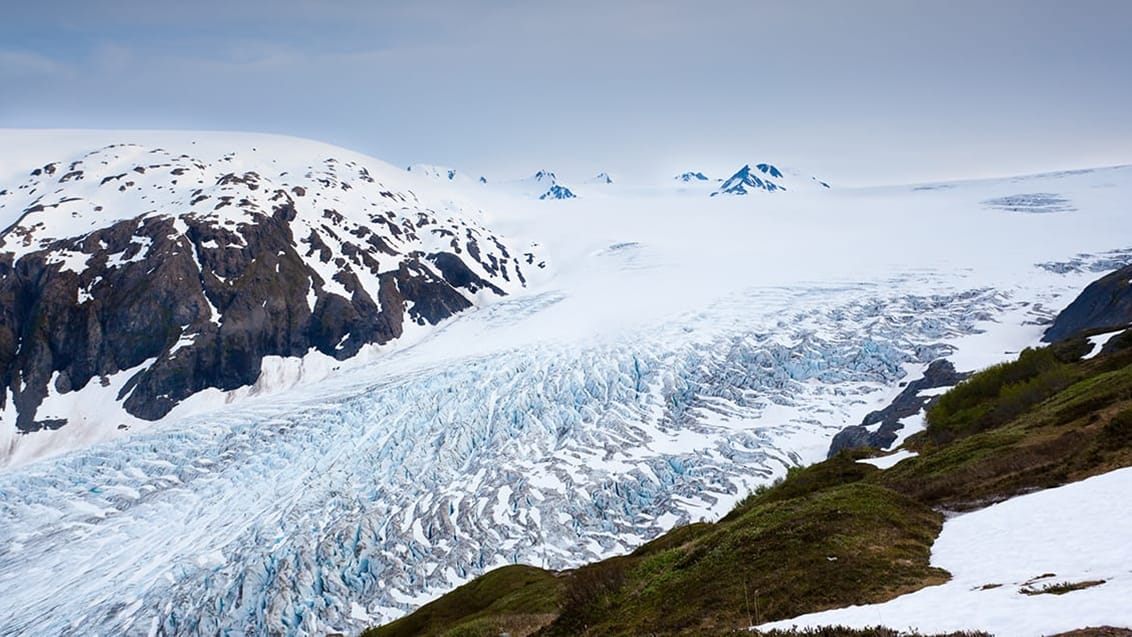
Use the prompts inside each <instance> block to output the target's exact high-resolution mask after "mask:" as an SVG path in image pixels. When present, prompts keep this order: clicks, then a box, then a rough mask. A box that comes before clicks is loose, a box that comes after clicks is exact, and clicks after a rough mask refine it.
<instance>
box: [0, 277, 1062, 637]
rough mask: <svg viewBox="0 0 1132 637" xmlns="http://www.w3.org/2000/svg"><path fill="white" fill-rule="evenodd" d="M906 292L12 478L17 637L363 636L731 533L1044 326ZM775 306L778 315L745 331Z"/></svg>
mask: <svg viewBox="0 0 1132 637" xmlns="http://www.w3.org/2000/svg"><path fill="white" fill-rule="evenodd" d="M1050 276H1051V277H1053V276H1056V275H1053V274H1051V275H1050ZM892 289H893V288H892V286H891V285H890V284H877V285H860V284H857V285H849V284H843V285H830V284H828V283H827V284H823V285H822V286H820V287H812V288H794V289H765V290H752V291H749V292H748V293H746V294H743V295H739V296H736V297H735V298H732V299H729V300H728V302H725V303H720V304H718V305H717V306H715V307H714V308H712V309H711V310H707V311H704V312H701V313H699V314H698V315H697V316H693V317H689V318H688V319H687V320H686V321H684V322H681V323H679V324H677V325H673V326H670V327H668V328H667V329H661V330H658V331H657V332H656V333H655V334H653V335H651V336H650V337H649V338H647V339H634V340H633V341H629V342H625V341H619V340H616V339H610V341H609V342H603V343H594V344H592V345H590V346H588V347H576V346H574V345H564V346H561V345H560V346H555V345H552V344H546V345H543V346H541V347H535V348H523V349H521V350H515V351H504V352H500V353H497V354H494V355H488V356H473V357H469V358H466V359H463V360H454V361H447V362H446V363H444V364H442V365H430V366H425V367H417V366H416V365H414V362H413V360H412V359H413V357H412V351H411V350H406V351H405V352H403V353H401V354H400V355H394V356H392V357H390V359H389V360H387V361H383V362H382V363H381V364H377V365H372V366H369V367H367V368H363V369H361V370H356V371H354V372H353V373H351V374H350V375H349V379H336V380H333V381H327V382H325V383H322V384H319V385H318V386H312V387H308V388H301V389H297V390H294V391H292V392H290V393H288V394H287V395H285V396H273V397H272V398H271V400H261V401H249V402H247V403H245V404H243V405H241V406H239V407H236V408H233V409H230V410H227V411H222V412H218V413H215V414H212V415H209V416H208V417H200V418H195V419H187V420H185V421H182V422H177V423H170V424H168V425H167V426H164V427H160V428H154V429H153V430H150V431H148V432H145V433H143V434H139V435H135V436H132V437H129V438H126V439H123V440H119V441H114V442H111V443H108V444H104V445H99V446H95V447H91V448H88V449H86V450H83V451H79V452H76V453H72V454H69V455H66V456H62V457H59V458H55V459H51V460H48V461H44V462H41V463H36V464H33V465H30V466H27V467H23V468H20V469H16V470H13V471H9V472H5V473H3V474H0V494H2V497H0V502H2V503H3V504H2V505H0V590H3V591H5V595H6V596H7V598H8V602H7V603H6V604H5V605H4V606H3V608H0V626H3V627H4V628H3V631H2V632H4V634H21V633H26V632H49V633H52V634H122V635H133V634H138V635H141V634H157V635H182V634H227V633H241V634H243V633H249V631H250V633H249V634H288V635H298V634H313V635H321V634H326V633H328V632H333V631H354V630H357V629H360V628H362V627H364V626H365V625H367V624H372V623H377V622H379V621H384V620H389V619H393V618H395V617H397V616H399V615H400V614H403V613H404V612H406V611H408V610H411V609H412V608H414V607H415V606H417V605H419V604H420V603H422V602H424V601H427V600H428V599H430V598H431V597H433V596H435V595H438V594H440V593H442V592H444V591H446V590H448V589H450V588H452V587H453V586H455V585H457V584H459V583H462V582H464V581H466V580H468V579H470V578H471V577H472V576H474V575H475V574H478V573H480V572H482V571H484V570H486V569H490V568H492V567H495V566H499V565H502V564H508V563H520V562H521V563H531V564H536V565H542V566H546V567H550V568H568V567H572V566H576V565H578V564H580V563H583V562H586V561H590V560H593V559H597V558H600V557H604V556H608V555H612V554H617V553H623V552H626V551H628V550H631V549H632V548H634V547H635V546H637V545H639V544H640V543H642V542H643V541H645V540H647V539H649V538H652V537H655V536H656V535H658V534H660V533H662V532H664V531H666V530H668V529H669V528H672V527H673V526H675V525H679V524H684V523H688V522H692V521H697V520H701V519H713V518H714V517H717V516H718V515H719V514H721V513H723V512H725V511H726V510H727V509H729V508H730V507H731V506H732V505H733V504H734V503H735V502H736V501H737V500H738V499H739V498H741V497H743V496H744V495H746V493H748V492H749V491H750V490H751V489H753V488H754V487H755V486H756V485H758V484H760V483H763V482H765V481H767V480H769V479H772V478H773V477H775V476H778V475H781V474H782V473H783V472H784V471H785V469H786V468H787V467H789V466H793V465H795V464H799V463H802V462H809V461H813V460H815V459H817V458H819V457H820V456H821V455H822V454H823V453H824V449H825V446H826V445H827V444H828V440H829V438H830V437H831V436H832V435H833V433H835V432H836V430H837V429H838V428H839V426H841V425H843V424H845V423H848V422H852V421H853V420H854V419H856V418H859V417H860V413H862V412H863V411H866V410H868V409H869V408H871V406H873V405H874V404H875V402H876V401H877V400H879V399H882V398H883V397H891V394H892V390H891V387H893V386H895V384H896V383H897V382H898V381H899V380H900V379H901V378H904V377H905V376H906V374H907V371H908V370H910V369H917V368H922V367H923V366H925V365H926V364H927V363H928V362H930V361H931V360H934V359H936V358H938V357H941V356H946V355H948V354H950V353H952V351H953V350H954V348H953V346H951V345H949V344H948V343H949V342H950V341H954V340H955V339H956V338H959V337H964V336H968V335H973V334H977V333H979V332H981V331H982V330H983V329H985V327H986V325H987V324H989V323H990V322H992V321H994V320H996V319H997V318H999V317H1001V316H1003V315H1005V314H1009V313H1011V312H1014V313H1016V314H1017V313H1018V312H1022V315H1023V316H1026V315H1029V312H1031V311H1032V310H1031V309H1027V307H1026V306H1027V305H1028V304H1022V303H1020V302H1019V301H1018V300H1017V299H1013V298H1011V296H1010V295H1009V294H1005V293H1003V292H1001V291H997V290H993V289H968V290H955V291H951V292H947V293H937V294H930V295H915V294H901V293H890V292H889V290H892ZM555 302H556V299H555V298H553V297H552V298H546V297H544V296H540V295H535V296H532V297H530V298H526V299H518V300H513V301H506V302H504V303H501V304H497V305H495V306H492V307H491V308H490V309H489V310H485V311H483V312H481V313H477V314H476V315H473V316H470V317H467V318H462V319H458V320H457V321H456V322H455V323H456V324H454V325H452V326H451V328H450V329H454V328H457V327H461V328H462V327H466V326H463V325H458V324H460V323H473V322H478V323H482V324H484V325H487V326H489V327H491V328H494V329H500V330H506V329H507V325H508V323H510V322H511V321H513V320H515V319H514V317H515V316H516V315H521V314H522V313H523V312H527V311H536V312H537V311H539V306H544V307H545V306H547V305H552V304H554V303H555ZM756 302H757V303H759V304H762V305H764V306H770V307H774V308H775V311H773V312H769V313H767V314H764V315H762V316H759V317H757V318H756V317H750V316H744V314H745V310H746V308H748V307H750V305H751V304H753V303H756ZM509 305H514V306H516V307H509ZM532 305H533V306H536V307H533V308H532V307H529V306H532ZM779 308H789V314H788V315H782V314H780V313H779V312H778V311H777V310H778V309H779ZM1031 318H1040V317H1037V316H1031ZM481 327H482V326H481ZM444 336H445V335H443V334H442V335H440V336H438V337H437V338H443V337H444ZM359 608H361V609H365V612H359Z"/></svg>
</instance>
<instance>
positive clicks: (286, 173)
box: [0, 145, 545, 432]
mask: <svg viewBox="0 0 1132 637" xmlns="http://www.w3.org/2000/svg"><path fill="white" fill-rule="evenodd" d="M181 150H184V149H181ZM285 163H287V165H286V166H284V165H281V164H280V163H279V162H278V161H277V160H276V159H275V158H273V157H270V156H269V157H268V158H266V159H264V158H262V157H260V156H256V157H245V156H242V155H238V154H236V153H228V154H225V155H223V156H220V157H215V158H210V157H205V156H201V157H197V156H193V155H189V154H183V153H181V152H179V151H178V150H167V149H163V148H149V147H143V146H136V145H116V146H108V147H104V148H99V149H97V150H93V151H91V152H88V153H85V154H83V155H81V156H78V157H72V158H70V159H68V160H66V161H60V162H53V163H49V164H46V165H42V166H37V167H34V168H33V169H31V170H29V172H28V173H27V175H26V179H24V180H23V181H22V183H18V184H13V185H0V188H3V189H2V190H0V219H6V220H8V221H7V222H8V223H10V225H8V226H7V227H6V228H5V229H4V230H3V231H2V232H0V409H2V410H3V411H2V413H3V418H4V419H12V418H14V420H15V426H16V428H17V429H18V430H19V431H21V432H33V431H37V430H42V429H55V428H59V427H63V426H65V425H66V424H67V419H66V417H64V416H61V415H60V413H61V412H59V410H56V409H54V408H53V407H52V405H54V404H55V403H56V402H58V401H52V400H51V399H52V397H57V396H65V395H67V394H69V393H72V392H76V391H79V390H83V389H85V388H87V387H92V386H101V387H104V388H106V389H107V391H108V392H110V391H112V392H113V395H112V396H110V397H105V396H104V397H103V398H102V400H112V401H113V402H115V403H117V404H118V405H119V406H120V407H121V409H122V410H124V412H125V413H127V414H129V415H131V416H134V417H136V418H140V419H144V420H154V419H158V418H161V417H163V416H165V415H166V414H168V413H169V412H170V410H171V409H172V408H173V407H174V406H176V405H177V404H178V403H180V402H181V401H183V400H185V399H186V398H188V397H189V396H192V395H193V394H195V393H197V392H200V391H202V390H205V389H208V388H215V389H218V390H221V391H228V390H232V389H236V388H239V387H244V386H248V385H251V384H253V383H255V382H256V380H257V378H258V377H259V375H260V373H261V367H262V362H263V360H264V358H265V357H267V356H280V357H302V356H305V355H307V354H308V353H311V352H319V353H321V354H323V355H326V356H330V357H333V358H334V359H337V360H343V359H347V358H350V357H352V356H354V355H355V354H357V353H358V352H359V351H360V350H361V349H362V348H363V347H365V346H367V345H383V344H386V343H389V342H390V341H393V340H394V339H397V338H399V337H400V336H402V334H403V333H404V331H405V330H406V329H407V328H408V327H410V326H413V325H415V326H432V325H436V324H437V323H439V322H440V321H443V320H444V319H446V318H449V317H451V316H453V315H454V314H456V313H458V312H461V311H463V310H467V309H469V308H471V307H472V306H473V305H476V304H478V303H481V302H487V301H490V299H491V298H494V297H499V296H503V295H505V294H507V293H508V291H510V290H513V289H515V288H517V287H522V286H524V285H525V284H526V282H527V279H526V273H527V272H529V271H530V270H532V269H538V268H542V267H544V266H545V263H543V262H542V260H541V258H540V257H538V256H536V254H535V253H534V252H533V251H532V250H531V249H519V248H515V247H511V246H509V245H507V244H506V243H505V242H504V240H503V239H501V238H500V237H497V236H496V235H494V234H492V233H491V232H489V231H488V230H487V229H485V228H484V227H482V226H481V225H479V224H478V223H477V222H476V220H475V218H474V216H473V215H470V214H466V213H463V212H462V211H460V210H453V209H451V207H447V209H446V208H445V207H443V206H441V205H438V204H436V203H435V202H432V201H429V200H428V199H427V198H425V197H423V196H420V195H419V194H418V193H416V192H414V190H413V189H412V187H411V182H410V187H406V186H405V185H403V184H401V183H398V179H400V180H401V181H404V179H406V178H403V177H401V178H399V177H398V172H399V171H392V170H385V167H384V166H383V165H378V166H377V167H376V168H375V167H367V166H366V165H363V163H361V162H359V161H354V160H348V161H342V160H339V159H335V158H333V157H321V156H314V157H305V158H303V160H302V161H295V160H294V159H293V158H292V159H291V161H289V162H285ZM376 163H377V164H380V162H376ZM57 412H59V413H57Z"/></svg>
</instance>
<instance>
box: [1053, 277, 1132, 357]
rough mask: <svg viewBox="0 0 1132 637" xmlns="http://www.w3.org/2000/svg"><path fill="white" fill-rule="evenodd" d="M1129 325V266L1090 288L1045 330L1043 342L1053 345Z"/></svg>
mask: <svg viewBox="0 0 1132 637" xmlns="http://www.w3.org/2000/svg"><path fill="white" fill-rule="evenodd" d="M1129 323H1132V265H1127V266H1125V267H1123V268H1120V269H1119V270H1117V271H1115V272H1112V273H1109V274H1107V275H1105V276H1103V277H1101V278H1100V279H1098V280H1096V281H1094V282H1092V283H1090V284H1089V286H1088V287H1086V288H1085V289H1084V291H1082V292H1081V294H1080V295H1078V296H1077V298H1076V299H1074V300H1073V302H1072V303H1070V304H1069V306H1068V307H1066V308H1065V309H1064V310H1062V312H1061V314H1058V315H1057V318H1056V319H1054V322H1053V325H1051V326H1050V328H1049V329H1048V330H1046V333H1045V335H1043V336H1042V340H1043V341H1045V342H1046V343H1055V342H1057V341H1060V340H1062V339H1065V338H1069V337H1070V336H1073V335H1075V334H1077V333H1079V332H1082V331H1084V330H1092V329H1099V328H1113V329H1117V328H1120V327H1123V326H1125V325H1128V324H1129Z"/></svg>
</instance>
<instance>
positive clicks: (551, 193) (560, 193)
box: [539, 184, 577, 201]
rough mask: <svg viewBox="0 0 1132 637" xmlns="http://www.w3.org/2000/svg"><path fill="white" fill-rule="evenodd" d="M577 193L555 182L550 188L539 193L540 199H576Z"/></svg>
mask: <svg viewBox="0 0 1132 637" xmlns="http://www.w3.org/2000/svg"><path fill="white" fill-rule="evenodd" d="M576 198H577V195H575V194H574V193H573V192H571V191H570V189H569V188H567V187H566V186H562V185H560V184H554V185H553V186H551V187H550V189H549V190H547V191H546V192H544V193H542V194H541V195H539V200H540V201H543V200H547V199H576Z"/></svg>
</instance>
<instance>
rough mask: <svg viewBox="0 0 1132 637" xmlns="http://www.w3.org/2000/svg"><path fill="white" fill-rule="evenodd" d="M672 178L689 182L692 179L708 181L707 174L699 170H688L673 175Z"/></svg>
mask: <svg viewBox="0 0 1132 637" xmlns="http://www.w3.org/2000/svg"><path fill="white" fill-rule="evenodd" d="M673 179H675V180H676V181H682V182H684V183H690V182H693V181H708V176H707V175H705V174H703V173H702V172H699V171H695V172H693V171H688V172H685V173H680V174H679V175H676V176H675V177H673Z"/></svg>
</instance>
